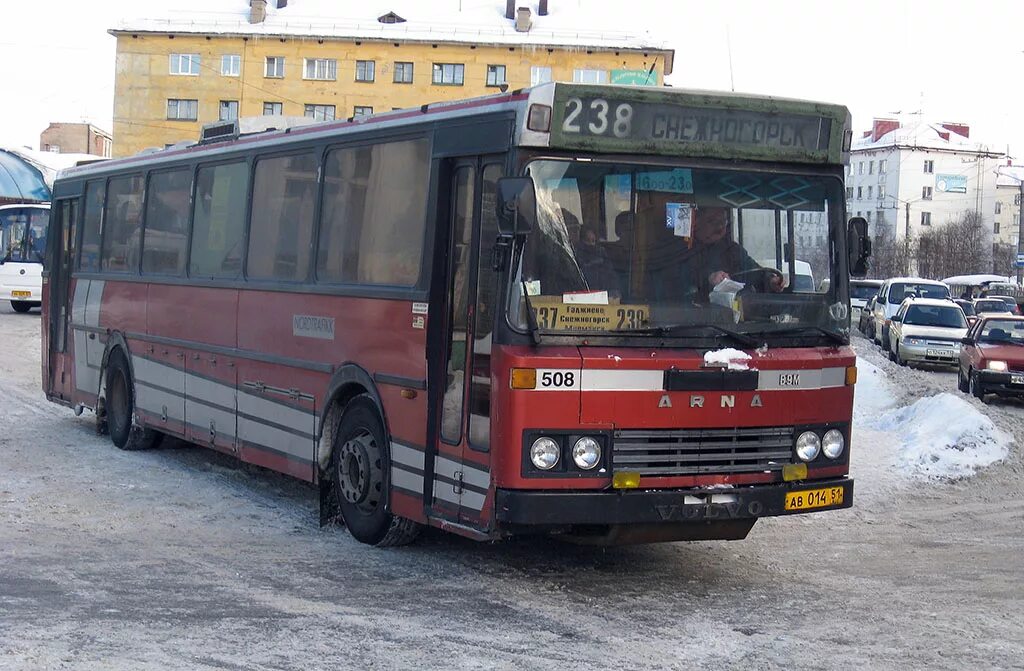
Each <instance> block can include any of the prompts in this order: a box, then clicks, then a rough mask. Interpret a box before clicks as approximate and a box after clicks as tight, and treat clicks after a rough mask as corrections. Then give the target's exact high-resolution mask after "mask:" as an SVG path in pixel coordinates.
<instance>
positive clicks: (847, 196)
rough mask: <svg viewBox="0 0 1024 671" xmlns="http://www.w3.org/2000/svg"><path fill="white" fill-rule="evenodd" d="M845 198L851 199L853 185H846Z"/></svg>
mask: <svg viewBox="0 0 1024 671" xmlns="http://www.w3.org/2000/svg"><path fill="white" fill-rule="evenodd" d="M846 200H853V187H852V186H848V187H846Z"/></svg>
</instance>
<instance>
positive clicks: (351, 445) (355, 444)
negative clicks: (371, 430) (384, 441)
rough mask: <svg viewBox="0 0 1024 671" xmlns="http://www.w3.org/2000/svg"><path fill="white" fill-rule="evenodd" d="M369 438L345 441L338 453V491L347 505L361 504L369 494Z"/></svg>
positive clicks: (363, 437) (355, 438) (360, 437)
mask: <svg viewBox="0 0 1024 671" xmlns="http://www.w3.org/2000/svg"><path fill="white" fill-rule="evenodd" d="M371 440H372V438H371V437H370V436H367V435H364V436H355V437H353V438H350V439H349V440H347V441H345V443H344V444H343V445H342V446H341V450H340V451H339V452H338V485H339V486H338V489H339V491H340V492H341V495H342V497H344V499H345V500H346V501H348V502H349V503H354V504H355V503H362V502H363V501H364V500H366V496H367V495H368V494H369V493H370V479H371V473H370V457H369V454H368V448H369V447H370V445H369V444H368V443H369V441H371Z"/></svg>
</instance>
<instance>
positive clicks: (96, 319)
mask: <svg viewBox="0 0 1024 671" xmlns="http://www.w3.org/2000/svg"><path fill="white" fill-rule="evenodd" d="M105 286H106V280H93V281H92V282H90V284H89V287H88V295H87V298H86V300H85V319H84V321H85V323H86V324H88V325H89V326H99V325H100V306H101V305H102V304H103V288H104V287H105Z"/></svg>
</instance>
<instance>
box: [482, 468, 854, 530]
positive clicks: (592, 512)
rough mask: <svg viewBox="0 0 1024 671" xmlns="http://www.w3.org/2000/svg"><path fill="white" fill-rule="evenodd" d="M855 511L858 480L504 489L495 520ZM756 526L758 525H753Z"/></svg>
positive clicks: (723, 517) (617, 520)
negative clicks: (713, 486) (725, 486)
mask: <svg viewBox="0 0 1024 671" xmlns="http://www.w3.org/2000/svg"><path fill="white" fill-rule="evenodd" d="M852 505H853V479H852V478H835V479H829V480H815V481H812V482H807V481H804V482H800V483H777V484H774V483H773V484H768V485H744V486H736V487H733V488H731V489H708V488H694V489H670V490H669V489H659V490H639V489H632V490H629V489H626V490H606V491H599V492H591V491H588V492H567V491H529V490H521V489H518V490H512V489H499V490H497V492H496V497H495V516H496V518H497V521H498V522H499V523H500V524H503V525H516V526H520V525H521V526H554V525H613V524H614V525H618V524H625V525H628V524H652V523H653V524H659V523H671V522H691V521H693V522H697V521H710V520H720V521H727V520H740V519H747V520H754V519H757V518H760V517H773V516H778V515H795V514H800V513H813V512H819V511H824V510H839V509H842V508H849V507H851V506H852ZM751 523H752V522H751Z"/></svg>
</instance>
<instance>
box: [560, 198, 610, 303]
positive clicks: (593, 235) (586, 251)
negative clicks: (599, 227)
mask: <svg viewBox="0 0 1024 671" xmlns="http://www.w3.org/2000/svg"><path fill="white" fill-rule="evenodd" d="M569 216H572V215H569ZM598 238H599V236H598V234H597V231H596V230H594V229H593V228H592V227H590V226H583V227H582V228H581V229H580V238H579V243H578V244H577V245H576V263H577V264H579V267H580V272H581V273H583V277H584V279H586V281H587V286H588V287H589V288H590V289H592V290H595V291H601V290H604V291H607V292H608V296H609V297H611V298H620V297H621V296H622V290H621V288H620V286H619V277H618V274H617V273H616V272H615V268H614V267H613V266H612V264H611V262H610V261H609V260H608V256H607V255H606V254H605V251H604V248H603V247H601V246H600V245H599V244H598Z"/></svg>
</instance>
